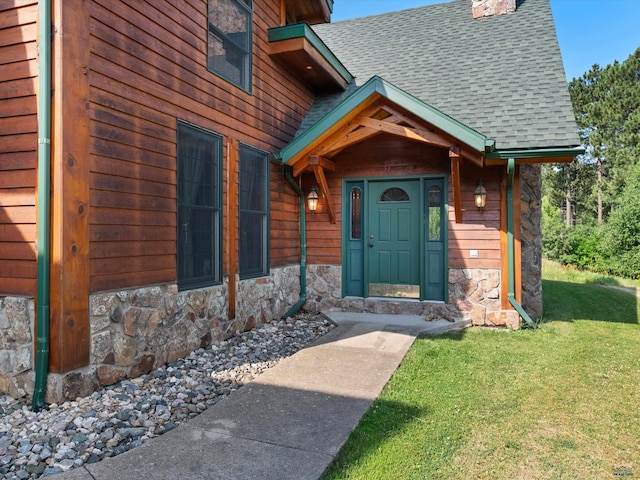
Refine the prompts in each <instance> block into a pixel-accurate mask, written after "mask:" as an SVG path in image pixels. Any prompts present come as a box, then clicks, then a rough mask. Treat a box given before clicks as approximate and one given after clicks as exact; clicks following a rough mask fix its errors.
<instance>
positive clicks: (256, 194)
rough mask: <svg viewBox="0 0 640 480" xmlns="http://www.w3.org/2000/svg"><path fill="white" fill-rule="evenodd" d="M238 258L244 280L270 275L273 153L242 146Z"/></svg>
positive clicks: (239, 172) (239, 175) (239, 178)
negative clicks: (270, 171)
mask: <svg viewBox="0 0 640 480" xmlns="http://www.w3.org/2000/svg"><path fill="white" fill-rule="evenodd" d="M239 150H240V166H239V171H238V181H239V189H238V190H239V193H238V194H239V212H238V216H239V221H238V257H239V273H240V279H243V280H244V279H247V278H257V277H264V276H267V275H269V237H270V223H271V222H270V199H269V193H270V188H269V185H270V178H269V165H270V162H269V153H268V152H265V151H263V150H259V149H257V148H254V147H251V146H249V145H245V144H243V143H240V149H239Z"/></svg>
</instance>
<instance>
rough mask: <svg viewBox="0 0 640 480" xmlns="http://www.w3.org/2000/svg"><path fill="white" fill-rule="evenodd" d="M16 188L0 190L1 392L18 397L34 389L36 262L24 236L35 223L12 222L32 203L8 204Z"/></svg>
mask: <svg viewBox="0 0 640 480" xmlns="http://www.w3.org/2000/svg"><path fill="white" fill-rule="evenodd" d="M0 170H1V169H0ZM4 173H8V172H6V171H0V177H1V176H2V174H4ZM16 190H20V189H18V188H14V189H11V190H9V191H7V190H5V191H2V192H1V193H0V393H8V394H9V395H11V396H12V397H14V398H19V397H22V396H24V395H27V394H29V393H31V391H32V390H33V386H32V384H31V379H30V378H29V372H30V371H31V370H32V369H33V365H34V348H33V345H34V322H35V314H34V302H33V290H32V289H33V286H35V276H36V275H35V268H36V266H35V265H36V262H35V243H34V242H33V241H30V239H27V238H25V230H30V229H31V227H34V226H33V225H24V224H15V222H16V221H20V220H21V218H22V215H25V214H26V215H29V212H28V211H29V210H30V209H31V208H32V207H28V206H27V207H25V206H21V205H11V206H7V205H8V204H15V203H20V200H17V198H18V197H19V196H20V195H19V193H15V192H16ZM25 212H26V213H25ZM33 230H35V227H34V228H33ZM25 277H26V278H25ZM32 284H33V286H32ZM28 297H31V298H28Z"/></svg>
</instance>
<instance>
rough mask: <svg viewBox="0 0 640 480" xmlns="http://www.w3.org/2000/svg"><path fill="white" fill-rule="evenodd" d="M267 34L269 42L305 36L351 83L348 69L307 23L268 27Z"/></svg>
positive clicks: (351, 79) (351, 76)
mask: <svg viewBox="0 0 640 480" xmlns="http://www.w3.org/2000/svg"><path fill="white" fill-rule="evenodd" d="M267 34H268V40H269V43H272V42H280V41H283V40H291V39H293V38H305V39H306V40H307V41H308V42H309V43H310V44H311V46H312V47H313V48H315V49H316V50H317V51H318V53H319V54H320V55H322V57H323V58H324V59H325V60H326V61H327V62H329V63H330V64H331V66H332V67H333V68H334V69H335V71H336V72H338V74H340V76H341V77H342V78H343V79H344V81H345V82H347V83H351V82H352V81H353V75H351V74H350V73H349V70H347V69H346V67H345V66H344V65H343V64H342V62H340V60H338V57H336V56H335V55H334V54H333V52H332V51H331V50H330V49H329V47H327V45H326V44H325V43H324V42H323V41H322V39H321V38H320V37H319V36H318V35H317V34H316V32H314V31H313V29H312V28H311V27H310V26H309V25H308V24H306V23H296V24H294V25H287V26H286V27H275V28H270V29H269V30H268V32H267Z"/></svg>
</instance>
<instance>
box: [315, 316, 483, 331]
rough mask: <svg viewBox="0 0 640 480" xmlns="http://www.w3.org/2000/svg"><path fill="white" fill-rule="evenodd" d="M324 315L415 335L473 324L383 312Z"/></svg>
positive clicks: (344, 323)
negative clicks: (430, 319) (429, 319)
mask: <svg viewBox="0 0 640 480" xmlns="http://www.w3.org/2000/svg"><path fill="white" fill-rule="evenodd" d="M322 313H323V314H324V315H326V316H327V317H328V318H330V319H331V320H332V321H334V322H335V323H336V324H338V325H350V324H353V323H360V324H366V325H377V326H378V327H379V328H380V329H381V330H387V331H396V330H399V331H406V332H411V333H412V334H413V335H417V336H426V335H441V334H443V333H447V332H458V331H460V330H463V329H465V328H467V327H470V326H471V321H470V320H456V321H455V322H450V321H448V320H432V321H427V320H425V318H424V317H423V316H422V315H395V314H382V313H361V312H337V311H323V312H322Z"/></svg>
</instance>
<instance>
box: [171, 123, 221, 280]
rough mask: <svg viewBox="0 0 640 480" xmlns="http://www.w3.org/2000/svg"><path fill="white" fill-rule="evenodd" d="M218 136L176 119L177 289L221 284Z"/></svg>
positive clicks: (219, 151) (219, 148)
mask: <svg viewBox="0 0 640 480" xmlns="http://www.w3.org/2000/svg"><path fill="white" fill-rule="evenodd" d="M222 147H223V137H222V136H221V135H218V134H217V133H215V132H211V131H209V130H206V129H204V128H201V127H197V126H195V125H191V124H189V123H186V122H183V121H180V120H179V121H178V125H177V128H176V170H177V172H176V173H177V200H176V203H177V213H176V216H177V222H176V230H177V232H176V234H177V242H176V243H177V252H176V254H177V259H176V260H177V268H178V271H177V275H178V287H179V289H181V290H183V289H184V290H188V289H195V288H201V287H208V286H212V285H219V284H221V283H222Z"/></svg>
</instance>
